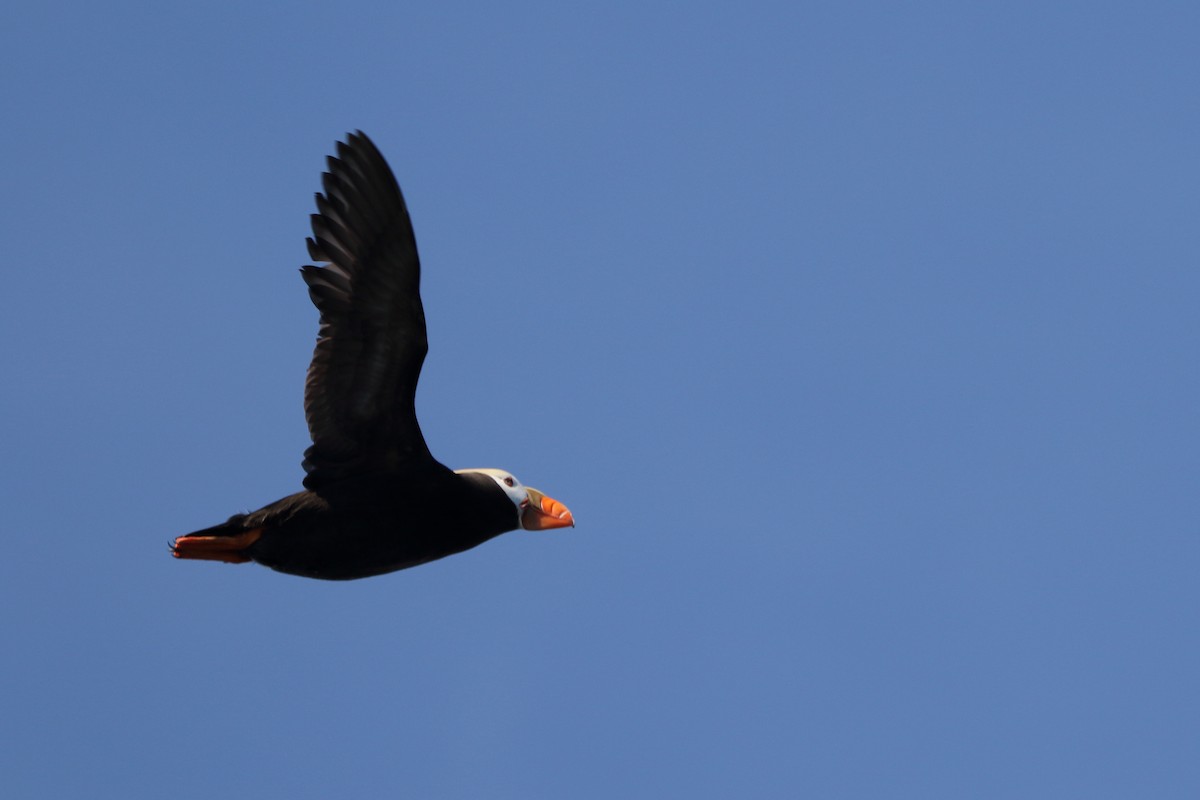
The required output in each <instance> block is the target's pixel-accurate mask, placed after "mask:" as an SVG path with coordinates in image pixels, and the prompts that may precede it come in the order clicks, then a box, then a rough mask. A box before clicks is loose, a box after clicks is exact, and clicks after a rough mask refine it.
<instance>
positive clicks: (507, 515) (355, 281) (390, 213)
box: [172, 131, 574, 579]
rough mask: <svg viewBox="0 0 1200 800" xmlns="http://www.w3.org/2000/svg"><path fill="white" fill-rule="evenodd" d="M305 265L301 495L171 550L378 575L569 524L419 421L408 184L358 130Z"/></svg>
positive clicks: (420, 341) (337, 161)
mask: <svg viewBox="0 0 1200 800" xmlns="http://www.w3.org/2000/svg"><path fill="white" fill-rule="evenodd" d="M328 164H329V171H328V172H326V173H325V174H324V175H323V180H322V186H323V188H324V192H323V193H321V194H318V195H317V211H318V213H316V214H313V215H312V230H313V237H312V238H311V239H309V240H308V252H309V255H310V256H311V257H312V259H313V260H314V261H316V262H321V263H323V266H316V265H311V264H310V265H306V266H304V267H303V268H302V269H301V270H300V272H301V275H302V276H303V278H304V281H305V283H307V284H308V292H309V296H310V297H311V298H312V301H313V304H314V305H316V307H317V309H318V310H319V311H320V314H321V321H320V329H319V331H318V334H317V346H316V350H315V352H314V353H313V359H312V364H311V365H310V366H309V368H308V377H307V379H306V381H305V385H304V413H305V416H306V417H307V419H308V429H309V433H310V434H311V436H312V442H313V443H312V446H311V447H309V448H308V449H307V450H306V451H305V453H304V469H305V472H306V473H307V474H306V476H305V478H304V487H305V490H304V491H302V492H299V493H297V494H294V495H291V496H289V497H285V498H283V499H282V500H278V501H276V502H274V503H271V504H270V505H268V506H265V507H263V508H261V509H259V510H258V511H254V512H252V513H250V514H237V515H235V516H233V517H231V518H230V519H229V521H228V522H225V523H223V524H221V525H217V526H215V527H212V528H207V529H205V530H201V531H196V532H195V533H190V534H187V535H186V536H181V537H179V538H177V539H176V540H175V542H174V543H173V545H172V553H173V554H174V555H175V556H176V557H177V558H192V559H207V560H217V561H226V562H233V563H238V562H245V561H257V562H258V563H260V564H263V565H265V566H268V567H270V568H271V569H275V570H278V571H280V572H289V573H292V574H295V575H303V576H306V577H310V578H327V579H350V578H363V577H367V576H370V575H379V574H381V573H384V572H392V571H394V570H398V569H404V568H405V567H412V566H416V565H417V564H423V563H425V562H427V561H432V560H434V559H437V558H441V557H443V556H448V555H451V554H453V553H458V552H461V551H463V550H466V549H468V548H471V547H474V546H475V545H478V544H481V543H483V542H485V541H487V540H488V539H491V538H493V537H495V536H498V535H500V534H501V533H505V532H506V531H511V530H515V529H517V528H518V527H521V528H525V529H527V530H543V529H550V528H561V527H567V526H572V525H574V519H573V518H572V516H571V513H570V511H568V510H567V508H566V507H565V506H563V505H562V504H561V503H559V502H557V501H555V500H553V499H551V498H549V497H546V496H545V495H543V494H541V493H540V492H538V491H537V490H536V489H531V488H528V487H524V486H522V485H521V484H520V482H519V481H517V480H516V478H514V477H513V476H512V475H511V474H509V473H507V472H504V471H502V470H460V471H458V472H454V471H452V470H450V469H448V468H446V467H444V466H442V465H441V464H439V463H438V462H437V461H436V460H435V459H434V458H433V456H432V455H431V454H430V452H429V448H428V447H427V446H426V444H425V438H424V436H422V434H421V428H420V426H419V425H418V423H417V416H416V408H415V396H416V390H417V380H418V378H419V376H420V373H421V365H422V363H423V362H424V360H425V353H426V352H427V351H428V349H429V346H428V342H427V340H426V336H425V312H424V310H423V309H422V306H421V295H420V277H421V275H420V272H421V268H420V261H419V260H418V258H417V245H416V240H415V238H414V237H413V231H412V223H411V222H410V220H409V216H408V209H407V207H406V206H405V203H404V197H403V195H401V193H400V187H399V186H398V185H397V183H396V179H395V178H394V177H393V176H392V172H391V170H390V169H389V168H388V165H387V162H386V161H384V159H383V156H382V155H381V154H380V153H379V150H377V149H376V148H375V145H374V144H373V143H372V142H371V140H370V139H368V138H367V137H366V135H365V134H363V133H362V132H361V131H359V132H357V133H354V134H350V135H349V136H348V137H347V139H346V142H345V143H341V142H339V143H338V145H337V156H336V157H333V156H331V157H330V158H329V160H328Z"/></svg>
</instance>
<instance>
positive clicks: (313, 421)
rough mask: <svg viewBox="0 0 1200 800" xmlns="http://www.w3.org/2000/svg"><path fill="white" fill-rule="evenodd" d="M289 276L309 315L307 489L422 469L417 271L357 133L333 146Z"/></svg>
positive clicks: (383, 169)
mask: <svg viewBox="0 0 1200 800" xmlns="http://www.w3.org/2000/svg"><path fill="white" fill-rule="evenodd" d="M328 163H329V171H328V172H326V173H325V174H324V175H323V176H322V187H323V188H324V190H325V191H324V193H323V194H318V195H317V211H318V212H319V213H317V214H313V215H312V229H313V238H311V239H309V240H308V253H309V256H310V257H311V258H312V259H313V261H317V262H325V263H324V265H323V266H319V267H318V266H313V265H307V266H305V267H303V268H302V269H301V270H300V272H301V274H302V275H303V277H304V282H305V283H307V284H308V293H309V296H311V297H312V301H313V303H314V304H315V305H316V307H317V309H318V310H319V311H320V312H321V327H320V330H319V331H318V333H317V347H316V351H315V352H314V353H313V360H312V364H311V365H310V366H309V368H308V377H307V379H306V380H305V384H304V414H305V416H306V417H307V418H308V430H309V433H310V434H311V435H312V440H313V444H312V447H310V448H308V450H306V451H305V453H304V469H305V471H306V472H307V473H308V475H307V476H306V477H305V479H304V485H305V486H306V487H308V488H310V489H315V488H317V487H319V486H321V485H324V484H327V483H330V482H332V481H336V480H340V479H341V478H344V477H346V476H348V475H353V474H361V473H364V472H372V471H376V470H383V469H405V468H409V467H420V466H422V465H428V464H430V463H435V462H433V457H432V456H431V455H430V454H429V448H428V447H426V445H425V438H424V437H423V436H422V435H421V428H420V426H419V425H418V424H417V415H416V408H415V405H414V398H415V395H416V391H417V379H418V377H419V376H420V374H421V364H422V363H423V362H424V360H425V353H426V351H427V350H428V349H429V345H428V341H427V339H426V337H425V312H424V310H423V309H422V308H421V294H420V279H421V265H420V261H419V260H418V258H417V243H416V240H415V239H414V238H413V230H412V222H411V221H410V220H409V218H408V209H407V207H406V206H405V204H404V197H403V195H401V194H400V187H399V186H398V185H397V184H396V179H395V177H394V176H393V175H392V171H391V170H390V169H389V168H388V165H387V162H386V161H384V160H383V156H382V155H380V153H379V150H377V149H376V147H375V145H374V144H373V143H372V142H371V140H370V139H368V138H367V137H366V135H365V134H364V133H363V132H362V131H358V132H357V133H353V134H350V135H349V136H347V138H346V142H345V144H343V143H341V142H338V145H337V156H336V157H333V156H330V157H329V159H328Z"/></svg>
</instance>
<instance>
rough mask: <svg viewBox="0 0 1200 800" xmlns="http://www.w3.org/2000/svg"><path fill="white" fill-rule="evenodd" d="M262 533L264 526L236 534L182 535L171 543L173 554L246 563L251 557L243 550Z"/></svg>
mask: <svg viewBox="0 0 1200 800" xmlns="http://www.w3.org/2000/svg"><path fill="white" fill-rule="evenodd" d="M262 533H263V529H262V528H254V529H252V530H248V531H246V532H245V533H239V534H238V535H236V536H180V537H179V538H178V539H176V540H175V541H174V542H173V543H172V544H171V555H173V556H175V557H176V558H190V559H195V560H198V561H224V562H225V563H227V564H244V563H246V562H247V561H250V560H251V558H250V556H248V555H246V554H245V553H244V552H242V551H244V550H245V549H246V548H247V547H249V546H250V545H252V544H254V543H255V542H257V541H258V537H260V536H262Z"/></svg>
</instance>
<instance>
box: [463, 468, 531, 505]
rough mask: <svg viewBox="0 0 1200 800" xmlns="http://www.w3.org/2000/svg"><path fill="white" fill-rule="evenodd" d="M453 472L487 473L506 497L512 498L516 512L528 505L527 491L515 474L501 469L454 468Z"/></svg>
mask: <svg viewBox="0 0 1200 800" xmlns="http://www.w3.org/2000/svg"><path fill="white" fill-rule="evenodd" d="M454 472H455V473H456V474H458V475H461V474H463V473H464V472H473V473H475V474H476V475H487V476H488V477H489V478H491V479H492V480H494V481H495V482H496V485H497V486H499V487H500V488H501V489H503V490H504V493H505V494H506V495H508V499H509V500H512V504H513V505H514V506H516V507H517V513H518V514H519V513H521V512H522V511H524V510H525V506H527V505H529V493H528V492H527V491H526V489H525V487H524V486H522V485H521V482H520V481H519V480H517V478H516V476H515V475H513V474H512V473H511V472H505V471H504V470H502V469H486V468H481V469H456V470H454Z"/></svg>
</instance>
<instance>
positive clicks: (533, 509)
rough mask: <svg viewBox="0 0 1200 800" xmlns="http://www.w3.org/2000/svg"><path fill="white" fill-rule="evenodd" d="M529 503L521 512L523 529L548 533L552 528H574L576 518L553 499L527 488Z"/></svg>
mask: <svg viewBox="0 0 1200 800" xmlns="http://www.w3.org/2000/svg"><path fill="white" fill-rule="evenodd" d="M525 491H526V492H527V493H528V494H529V502H528V504H527V505H526V506H525V507H524V509H523V510H522V511H521V527H522V528H524V529H525V530H527V531H548V530H550V529H551V528H574V527H575V518H574V517H572V516H571V512H570V511H569V510H567V507H566V506H564V505H563V504H562V503H560V502H558V501H557V500H555V499H554V498H553V497H546V495H544V494H542V493H541V492H539V491H538V490H537V489H529V488H526V489H525Z"/></svg>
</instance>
